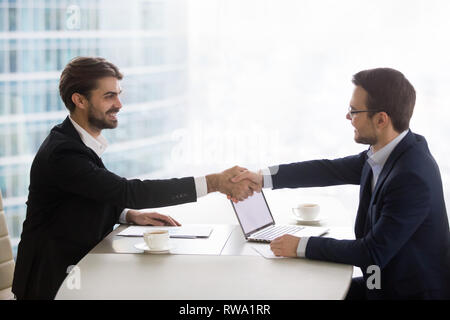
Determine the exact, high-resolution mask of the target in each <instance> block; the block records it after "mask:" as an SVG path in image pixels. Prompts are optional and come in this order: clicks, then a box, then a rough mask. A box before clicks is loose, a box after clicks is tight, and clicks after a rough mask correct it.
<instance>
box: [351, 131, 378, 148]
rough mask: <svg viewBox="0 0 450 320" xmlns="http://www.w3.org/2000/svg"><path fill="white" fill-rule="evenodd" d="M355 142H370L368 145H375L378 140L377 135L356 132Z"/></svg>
mask: <svg viewBox="0 0 450 320" xmlns="http://www.w3.org/2000/svg"><path fill="white" fill-rule="evenodd" d="M355 142H356V143H361V144H368V145H371V146H373V145H375V144H377V142H378V140H377V137H376V136H372V137H371V136H361V135H359V133H358V134H357V133H355Z"/></svg>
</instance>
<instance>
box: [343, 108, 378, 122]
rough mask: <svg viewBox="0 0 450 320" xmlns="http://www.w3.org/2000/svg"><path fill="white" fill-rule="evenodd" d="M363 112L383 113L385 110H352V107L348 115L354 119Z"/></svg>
mask: <svg viewBox="0 0 450 320" xmlns="http://www.w3.org/2000/svg"><path fill="white" fill-rule="evenodd" d="M362 112H383V110H352V107H348V114H349V115H350V118H352V119H353V117H354V116H355V114H357V113H362Z"/></svg>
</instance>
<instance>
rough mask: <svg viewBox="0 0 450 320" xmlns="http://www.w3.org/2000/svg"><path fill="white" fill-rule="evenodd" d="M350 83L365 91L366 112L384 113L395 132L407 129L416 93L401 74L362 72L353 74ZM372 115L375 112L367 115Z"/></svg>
mask: <svg viewBox="0 0 450 320" xmlns="http://www.w3.org/2000/svg"><path fill="white" fill-rule="evenodd" d="M352 82H353V84H355V85H356V86H361V87H362V88H363V89H364V90H366V91H367V93H368V97H367V101H366V103H367V109H368V110H380V111H384V112H386V113H387V114H388V115H389V117H390V118H391V121H392V125H393V127H394V130H395V131H397V132H402V131H404V130H406V129H408V128H409V120H410V119H411V117H412V114H413V111H414V104H415V103H416V91H415V90H414V87H413V86H412V85H411V83H410V82H409V81H408V79H406V78H405V76H404V75H403V74H402V73H401V72H399V71H397V70H394V69H390V68H377V69H370V70H364V71H360V72H358V73H357V74H355V75H354V76H353V79H352ZM374 114H375V112H373V113H369V116H370V117H372V116H373V115H374Z"/></svg>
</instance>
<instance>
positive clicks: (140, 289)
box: [56, 191, 353, 300]
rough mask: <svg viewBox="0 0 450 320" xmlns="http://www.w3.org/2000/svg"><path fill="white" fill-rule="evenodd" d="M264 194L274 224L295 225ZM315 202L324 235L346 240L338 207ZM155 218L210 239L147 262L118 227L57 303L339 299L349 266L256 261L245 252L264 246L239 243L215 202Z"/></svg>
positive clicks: (225, 205) (282, 204) (283, 206)
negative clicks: (202, 230)
mask: <svg viewBox="0 0 450 320" xmlns="http://www.w3.org/2000/svg"><path fill="white" fill-rule="evenodd" d="M271 192H273V194H275V192H274V191H271ZM271 192H266V197H267V200H268V203H269V205H270V206H271V208H272V214H273V215H274V218H275V220H276V221H277V222H280V223H295V220H292V219H291V218H290V211H289V210H290V208H288V207H289V206H291V205H290V203H289V201H287V200H283V198H282V196H273V197H272V195H270V193H271ZM285 194H287V196H291V195H289V194H288V193H285ZM277 197H278V198H277ZM318 201H319V203H320V204H321V207H322V213H324V214H325V215H326V216H327V219H326V220H325V221H323V222H322V224H321V225H324V226H328V227H330V228H331V232H330V234H329V236H332V237H334V238H347V239H351V238H352V232H351V221H349V219H348V216H347V214H346V213H345V212H343V208H342V205H340V204H339V201H338V200H336V199H332V198H323V199H320V197H319V198H318ZM155 211H158V212H160V213H165V214H170V215H171V216H172V217H174V218H175V219H177V220H178V221H180V222H181V223H184V224H199V223H204V224H208V225H212V226H213V228H214V229H213V230H214V231H213V233H212V234H211V237H210V238H209V239H171V241H173V243H174V244H175V248H178V252H175V253H179V254H170V255H153V254H145V253H142V252H141V251H139V250H137V249H135V248H134V244H136V243H138V242H142V239H141V238H128V237H119V236H116V234H117V233H118V232H120V231H121V230H123V229H124V228H125V227H126V226H120V227H119V228H117V229H116V230H114V231H113V232H112V233H111V234H110V235H109V236H108V237H107V238H105V239H104V240H103V241H102V242H101V243H99V245H97V246H96V247H95V248H94V249H93V250H92V251H91V252H90V253H89V254H88V255H86V256H85V257H84V258H83V259H82V260H81V261H80V262H79V263H78V264H77V266H78V268H79V271H80V272H79V276H80V278H79V280H80V282H79V284H80V288H79V289H73V288H72V289H70V288H69V287H70V283H69V282H70V281H72V280H73V279H69V277H68V278H66V280H65V281H64V283H63V284H62V285H61V287H60V289H59V291H58V294H57V296H56V299H164V300H165V299H170V300H184V299H196V300H197V299H199V300H216V299H219V300H222V299H224V300H225V299H238V300H240V299H249V300H253V299H258V300H278V299H283V300H287V299H343V298H344V297H345V295H346V293H347V290H348V288H349V286H350V282H351V277H352V272H353V267H352V266H349V265H343V264H336V263H328V262H321V261H313V260H308V259H298V258H297V259H266V258H263V257H261V256H260V255H259V254H258V253H257V252H256V251H255V250H254V249H253V248H252V246H254V245H263V244H254V243H248V242H246V241H245V239H244V237H243V234H242V231H241V230H240V228H239V227H238V225H237V220H236V218H235V216H234V212H233V210H232V208H231V204H230V203H229V202H228V201H227V200H226V198H224V197H223V196H221V195H208V196H207V197H204V198H202V199H200V200H199V202H197V203H191V204H185V205H180V206H174V207H167V208H162V209H158V210H155Z"/></svg>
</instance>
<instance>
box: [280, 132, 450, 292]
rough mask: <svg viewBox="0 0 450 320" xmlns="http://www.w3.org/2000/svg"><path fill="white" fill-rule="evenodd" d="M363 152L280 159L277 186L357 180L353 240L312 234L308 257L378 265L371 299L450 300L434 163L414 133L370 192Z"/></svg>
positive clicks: (448, 236) (444, 223)
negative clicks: (282, 162) (378, 283)
mask: <svg viewBox="0 0 450 320" xmlns="http://www.w3.org/2000/svg"><path fill="white" fill-rule="evenodd" d="M366 160H367V151H364V152H362V153H360V154H358V155H355V156H349V157H346V158H341V159H335V160H316V161H306V162H301V163H293V164H289V165H282V166H280V167H279V171H278V173H277V174H276V175H273V183H274V188H283V187H288V188H294V187H295V188H296V187H318V186H330V185H340V184H359V185H360V186H361V187H360V203H359V208H358V213H357V216H356V222H355V235H356V237H355V238H356V240H336V239H331V238H321V237H311V238H310V239H309V241H308V244H307V247H306V253H305V254H306V257H307V258H310V259H318V260H325V261H333V262H338V263H345V264H351V265H354V266H358V267H360V268H361V269H362V271H363V274H364V279H365V280H367V278H368V277H369V276H371V275H372V274H373V273H369V274H367V273H366V272H367V267H368V266H370V265H377V266H379V267H380V269H381V289H380V290H378V289H372V290H369V289H367V291H366V294H367V296H368V298H372V299H407V298H418V299H427V298H429V299H433V298H446V299H449V298H450V233H449V224H448V218H447V212H446V208H445V203H444V195H443V189H442V181H441V177H440V173H439V168H438V166H437V164H436V162H435V160H434V158H433V157H432V155H431V153H430V151H429V149H428V146H427V143H426V140H425V138H424V137H422V136H420V135H417V134H414V133H412V132H411V131H409V132H408V134H407V135H406V136H405V137H404V138H403V139H402V141H400V143H399V144H398V145H397V146H396V147H395V149H394V150H393V151H392V153H391V155H390V156H389V158H388V159H387V161H386V163H385V165H384V167H383V170H382V171H381V173H380V175H379V177H378V180H377V184H376V186H375V189H374V191H373V192H371V179H372V169H371V167H370V165H369V164H368V163H367V161H366Z"/></svg>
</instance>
